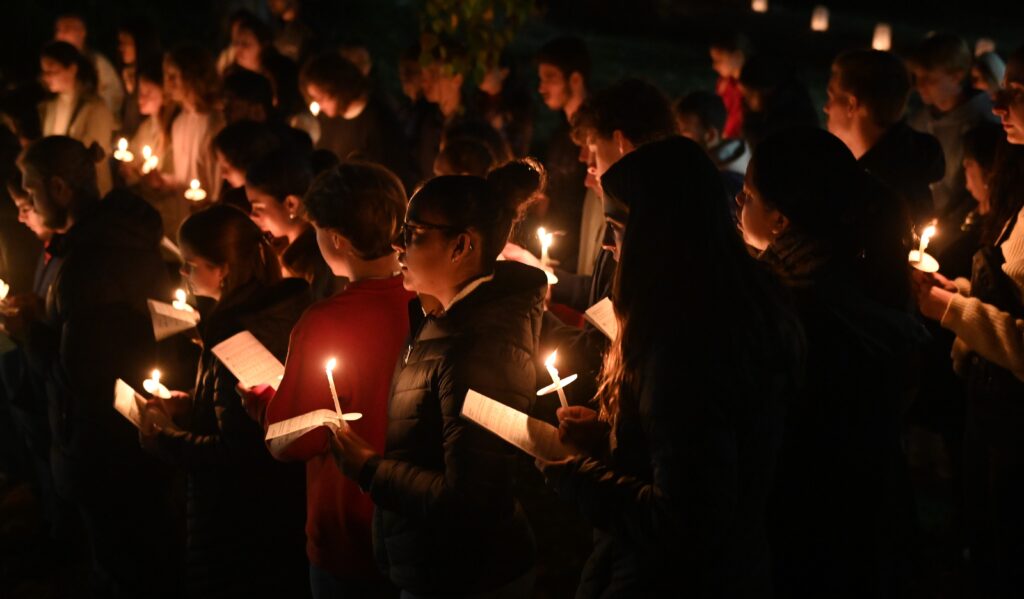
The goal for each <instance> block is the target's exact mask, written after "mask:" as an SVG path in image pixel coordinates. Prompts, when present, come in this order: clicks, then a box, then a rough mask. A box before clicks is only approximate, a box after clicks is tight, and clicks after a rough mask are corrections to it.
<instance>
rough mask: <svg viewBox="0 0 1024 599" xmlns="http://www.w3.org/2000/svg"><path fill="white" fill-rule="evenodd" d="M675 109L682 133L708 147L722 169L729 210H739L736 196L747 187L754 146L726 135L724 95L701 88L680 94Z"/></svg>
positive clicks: (713, 158)
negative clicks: (745, 179) (744, 179)
mask: <svg viewBox="0 0 1024 599" xmlns="http://www.w3.org/2000/svg"><path fill="white" fill-rule="evenodd" d="M673 110H674V112H675V117H676V125H677V126H678V127H679V133H680V135H682V136H683V137H687V138H689V139H692V140H693V141H695V142H697V144H698V145H699V146H700V147H702V148H704V151H705V152H707V153H708V156H709V157H711V160H713V161H714V163H715V166H717V167H718V170H719V172H721V173H722V184H723V185H724V186H725V195H726V198H725V199H726V202H727V205H728V206H729V211H730V212H732V213H733V214H735V213H736V202H735V201H734V198H735V197H736V194H737V193H739V192H740V190H741V189H743V177H744V176H745V175H746V173H747V164H748V163H749V162H750V150H749V148H747V144H746V142H744V141H743V140H742V139H728V138H725V137H724V136H723V133H722V132H723V130H724V128H725V123H726V111H725V104H723V103H722V98H721V97H719V96H718V95H716V94H713V93H711V92H707V91H703V90H697V91H695V92H690V93H689V94H686V95H685V96H683V97H682V98H679V100H678V101H676V104H675V106H674V107H673Z"/></svg>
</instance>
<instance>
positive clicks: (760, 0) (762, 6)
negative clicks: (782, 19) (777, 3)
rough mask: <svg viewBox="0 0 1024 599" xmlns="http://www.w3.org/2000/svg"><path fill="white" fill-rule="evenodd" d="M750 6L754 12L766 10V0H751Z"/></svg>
mask: <svg viewBox="0 0 1024 599" xmlns="http://www.w3.org/2000/svg"><path fill="white" fill-rule="evenodd" d="M750 8H751V9H752V10H753V11H754V12H768V0H753V2H751V3H750Z"/></svg>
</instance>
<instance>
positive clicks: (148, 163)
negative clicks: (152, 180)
mask: <svg viewBox="0 0 1024 599" xmlns="http://www.w3.org/2000/svg"><path fill="white" fill-rule="evenodd" d="M142 160H143V162H142V174H143V175H148V174H149V173H151V172H153V170H154V169H156V167H157V165H159V164H160V159H159V158H157V157H156V156H154V155H153V148H150V147H149V146H142Z"/></svg>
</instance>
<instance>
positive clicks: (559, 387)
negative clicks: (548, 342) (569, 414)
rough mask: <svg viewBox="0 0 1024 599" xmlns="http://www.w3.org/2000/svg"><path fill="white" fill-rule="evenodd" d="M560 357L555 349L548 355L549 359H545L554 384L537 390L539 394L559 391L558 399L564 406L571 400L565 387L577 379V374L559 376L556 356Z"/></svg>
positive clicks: (545, 364) (567, 405)
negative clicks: (567, 396)
mask: <svg viewBox="0 0 1024 599" xmlns="http://www.w3.org/2000/svg"><path fill="white" fill-rule="evenodd" d="M557 357H558V352H557V351H553V352H551V355H550V356H548V359H547V360H544V366H546V367H547V369H548V374H549V375H551V380H552V381H553V382H552V384H550V385H548V386H547V387H544V388H543V389H541V390H540V391H538V392H537V395H547V394H548V393H551V392H552V391H558V401H559V402H560V403H561V404H562V407H563V408H568V407H569V401H568V400H567V399H566V398H565V388H566V387H568V386H569V383H571V382H573V381H575V380H576V375H575V374H573V375H570V376H569V377H568V378H565V379H563V378H560V377H559V376H558V369H557V368H555V358H557Z"/></svg>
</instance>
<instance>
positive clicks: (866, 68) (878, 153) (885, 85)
mask: <svg viewBox="0 0 1024 599" xmlns="http://www.w3.org/2000/svg"><path fill="white" fill-rule="evenodd" d="M909 97H910V74H909V73H908V72H907V68H906V67H905V66H904V65H903V62H902V61H901V60H900V59H899V58H898V57H896V56H895V55H894V54H890V53H888V52H880V51H878V50H854V51H851V52H847V53H845V54H843V55H841V56H840V57H839V58H837V59H836V60H835V62H834V63H833V64H832V77H831V79H830V80H829V84H828V102H827V103H826V104H825V114H827V115H828V118H827V121H828V130H829V132H831V133H832V134H833V135H835V136H836V137H838V138H839V139H841V140H842V141H843V143H845V144H846V146H847V147H848V148H850V151H851V152H853V155H854V157H855V158H857V160H858V161H859V162H860V164H861V166H863V167H864V168H865V169H866V170H868V171H869V172H871V173H872V174H873V175H875V177H877V178H878V179H879V180H880V181H882V182H883V183H885V184H886V185H887V186H889V187H890V188H891V189H892V190H893V191H895V192H896V193H897V194H898V195H899V196H900V198H901V199H902V200H903V202H904V204H905V208H906V209H907V210H908V211H909V215H910V217H911V218H912V219H913V222H914V223H915V224H918V225H920V224H922V223H924V222H926V221H928V220H929V219H931V218H932V215H933V214H934V212H935V210H934V206H933V204H932V192H931V189H930V188H929V186H930V185H931V184H932V183H935V182H936V181H938V180H940V179H942V177H943V175H944V174H945V162H944V159H943V155H942V147H941V146H940V145H939V142H938V141H937V140H936V139H935V138H934V137H932V136H931V135H929V134H927V133H920V132H918V131H914V130H913V129H911V128H910V127H908V126H907V125H906V124H905V123H904V122H903V113H904V111H905V110H906V107H907V100H908V99H909ZM936 240H938V238H936Z"/></svg>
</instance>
